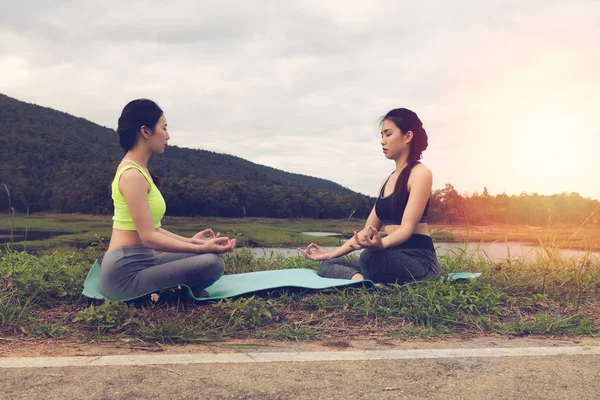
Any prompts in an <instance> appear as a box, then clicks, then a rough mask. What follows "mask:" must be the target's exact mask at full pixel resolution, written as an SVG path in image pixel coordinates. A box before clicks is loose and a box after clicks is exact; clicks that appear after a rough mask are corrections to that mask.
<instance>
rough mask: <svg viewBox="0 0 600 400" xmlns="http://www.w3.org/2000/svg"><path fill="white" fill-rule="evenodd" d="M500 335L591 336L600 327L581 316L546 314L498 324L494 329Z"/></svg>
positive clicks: (598, 330)
mask: <svg viewBox="0 0 600 400" xmlns="http://www.w3.org/2000/svg"><path fill="white" fill-rule="evenodd" d="M496 330H497V331H499V332H502V333H511V334H527V335H553V334H559V333H571V334H579V335H591V334H598V333H600V327H598V326H597V325H594V323H593V321H592V320H590V319H589V318H585V317H582V316H581V315H578V314H575V315H568V316H557V317H551V316H550V315H548V314H544V313H541V314H536V315H534V316H533V318H532V319H528V320H525V321H517V322H506V323H499V324H498V325H497V328H496Z"/></svg>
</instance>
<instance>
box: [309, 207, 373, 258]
mask: <svg viewBox="0 0 600 400" xmlns="http://www.w3.org/2000/svg"><path fill="white" fill-rule="evenodd" d="M382 225H383V224H382V223H381V221H380V220H379V218H377V214H376V213H375V206H373V209H372V210H371V214H369V218H367V222H366V223H365V227H364V228H363V229H361V230H360V232H356V231H355V232H354V236H353V237H352V238H350V239H348V240H347V241H346V242H345V243H344V244H342V245H341V246H340V247H338V248H337V249H335V250H333V251H331V252H327V251H326V250H324V249H322V248H321V247H320V246H319V245H318V244H316V243H311V244H309V245H308V247H307V248H306V250H302V249H298V251H299V252H300V254H302V255H303V256H304V257H306V258H308V259H311V260H314V261H322V260H329V259H331V258H337V257H341V256H344V255H346V254H348V253H351V252H353V251H354V250H358V249H360V248H361V247H362V246H361V245H360V244H358V242H357V241H356V236H357V235H358V236H359V237H363V236H364V235H367V234H368V232H369V227H370V226H376V227H377V229H381V226H382ZM313 250H314V252H313Z"/></svg>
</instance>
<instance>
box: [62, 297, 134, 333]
mask: <svg viewBox="0 0 600 400" xmlns="http://www.w3.org/2000/svg"><path fill="white" fill-rule="evenodd" d="M135 314H136V311H135V309H134V308H132V307H131V306H129V305H128V304H126V303H120V302H115V301H110V300H107V301H104V302H103V303H102V304H100V305H94V304H92V305H90V306H89V307H87V308H85V309H83V310H81V311H79V312H77V313H76V314H75V316H74V317H73V322H82V323H83V324H85V325H87V326H93V327H98V328H113V327H115V326H118V325H123V324H125V321H126V319H127V318H131V317H133V316H135Z"/></svg>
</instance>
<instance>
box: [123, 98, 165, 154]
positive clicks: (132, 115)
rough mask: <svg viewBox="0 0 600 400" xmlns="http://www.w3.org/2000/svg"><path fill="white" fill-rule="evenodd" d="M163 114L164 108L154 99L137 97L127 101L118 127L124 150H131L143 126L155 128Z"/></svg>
mask: <svg viewBox="0 0 600 400" xmlns="http://www.w3.org/2000/svg"><path fill="white" fill-rule="evenodd" d="M162 115H163V110H161V109H160V107H159V106H158V105H157V104H156V103H155V102H153V101H152V100H147V99H137V100H132V101H130V102H129V103H127V105H126V106H125V108H123V112H121V116H120V117H119V127H118V128H117V133H118V134H119V143H120V144H121V147H122V148H123V150H125V152H128V151H129V150H131V148H132V147H133V146H134V145H135V140H136V138H137V133H138V132H139V131H140V129H141V128H142V126H145V127H147V128H148V129H154V127H155V126H156V123H157V122H158V120H159V119H160V117H161V116H162Z"/></svg>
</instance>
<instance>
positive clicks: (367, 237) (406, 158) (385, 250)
mask: <svg viewBox="0 0 600 400" xmlns="http://www.w3.org/2000/svg"><path fill="white" fill-rule="evenodd" d="M381 146H382V148H383V154H384V155H385V157H386V158H387V159H389V160H394V162H395V163H396V169H395V170H394V172H392V174H391V175H390V176H388V177H387V179H386V180H385V181H384V182H383V184H382V185H381V190H380V191H379V193H378V196H377V201H376V203H375V206H374V207H373V210H372V211H371V214H370V215H369V218H368V219H367V223H366V224H365V227H364V228H363V229H362V230H361V231H360V232H354V236H353V237H352V238H351V239H350V240H348V241H347V242H346V243H344V244H343V245H342V246H340V247H338V248H337V249H335V250H333V251H331V252H327V251H326V250H324V249H322V248H321V247H320V246H319V245H318V244H316V243H311V244H310V245H309V246H308V247H307V248H306V250H302V249H298V251H300V253H302V255H303V256H304V257H306V258H308V259H311V260H315V261H321V266H320V268H319V275H320V276H322V277H325V278H339V279H354V280H362V279H371V280H372V281H374V282H382V283H405V282H411V281H415V280H425V279H431V278H433V277H435V276H437V275H438V274H439V271H440V266H439V263H438V260H437V257H436V254H435V249H434V247H433V242H432V240H431V237H430V236H429V230H428V229H427V216H428V213H429V196H430V194H431V185H432V176H431V171H430V170H429V168H427V167H426V166H425V165H423V164H421V163H420V162H419V160H420V159H421V154H422V153H423V151H424V150H425V149H427V133H426V132H425V129H423V123H422V122H421V120H420V119H419V117H418V116H417V114H415V113H414V112H412V111H410V110H408V109H406V108H396V109H394V110H391V111H390V112H388V113H387V114H386V115H385V116H384V117H383V118H382V119H381ZM381 228H383V231H384V232H385V234H386V236H385V237H383V238H382V237H381V236H380V234H379V231H380V230H381ZM359 249H364V250H363V252H362V253H361V255H360V259H359V260H350V259H347V258H342V256H344V255H346V254H348V253H350V252H352V251H354V250H359Z"/></svg>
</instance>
